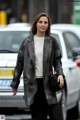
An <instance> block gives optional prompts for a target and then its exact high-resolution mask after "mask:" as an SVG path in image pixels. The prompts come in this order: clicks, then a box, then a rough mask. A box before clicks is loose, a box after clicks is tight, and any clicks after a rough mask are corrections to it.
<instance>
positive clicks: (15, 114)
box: [0, 108, 73, 120]
mask: <svg viewBox="0 0 80 120" xmlns="http://www.w3.org/2000/svg"><path fill="white" fill-rule="evenodd" d="M26 113H27V112H26V111H23V110H20V109H16V108H14V109H12V108H4V109H3V108H0V120H30V119H31V115H30V114H26ZM70 115H71V113H70V114H69V113H68V118H67V120H73V119H70ZM48 120H49V119H48Z"/></svg>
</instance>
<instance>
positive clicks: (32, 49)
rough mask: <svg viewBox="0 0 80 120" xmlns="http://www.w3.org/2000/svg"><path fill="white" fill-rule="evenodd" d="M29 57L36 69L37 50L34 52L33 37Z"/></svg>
mask: <svg viewBox="0 0 80 120" xmlns="http://www.w3.org/2000/svg"><path fill="white" fill-rule="evenodd" d="M28 47H29V55H30V60H31V61H32V63H33V65H34V67H35V50H34V40H33V35H31V36H30V37H29V46H28Z"/></svg>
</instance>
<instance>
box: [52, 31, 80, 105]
mask: <svg viewBox="0 0 80 120" xmlns="http://www.w3.org/2000/svg"><path fill="white" fill-rule="evenodd" d="M70 35H72V36H73V37H74V41H76V39H78V38H77V37H76V36H75V35H74V34H72V33H70ZM53 36H54V37H55V38H56V39H57V41H58V42H59V45H60V48H61V52H62V67H63V71H64V74H65V76H66V84H67V95H68V97H67V103H68V105H69V104H71V103H74V102H75V101H77V99H78V97H79V88H80V80H79V79H80V75H79V70H78V68H77V66H76V63H75V62H74V61H73V59H72V57H70V54H71V53H72V49H73V44H72V43H73V42H74V41H73V38H72V40H71V41H72V42H71V43H67V41H70V38H71V36H70V37H68V38H69V40H67V39H68V38H67V37H66V38H65V36H68V34H67V33H66V32H64V33H63V34H62V33H55V32H54V34H53ZM76 44H77V45H76V46H75V43H74V47H78V46H79V44H80V43H79V41H78V42H77V43H76ZM71 46H72V47H71ZM69 47H70V48H72V49H70V48H69Z"/></svg>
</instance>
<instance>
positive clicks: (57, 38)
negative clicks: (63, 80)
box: [52, 33, 63, 56]
mask: <svg viewBox="0 0 80 120" xmlns="http://www.w3.org/2000/svg"><path fill="white" fill-rule="evenodd" d="M52 36H53V37H54V38H55V39H56V40H57V42H58V43H59V47H60V50H61V54H62V56H63V53H62V47H61V42H60V38H59V35H58V34H56V33H53V34H52Z"/></svg>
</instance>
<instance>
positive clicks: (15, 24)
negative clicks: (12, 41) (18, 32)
mask: <svg viewBox="0 0 80 120" xmlns="http://www.w3.org/2000/svg"><path fill="white" fill-rule="evenodd" d="M7 27H13V28H16V27H18V28H21V27H22V28H23V27H30V23H20V22H17V23H10V24H8V25H7Z"/></svg>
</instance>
